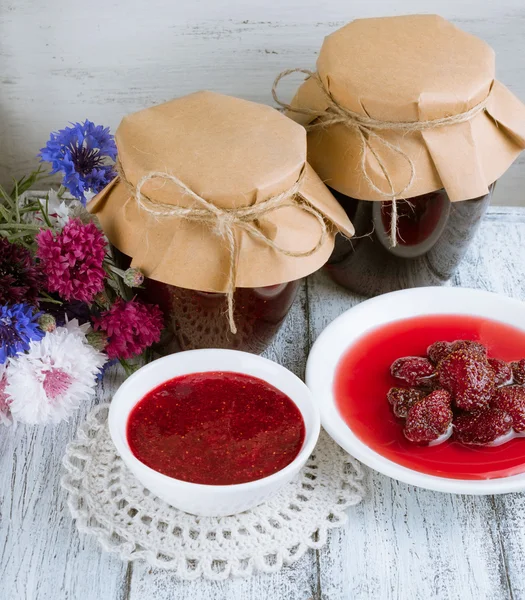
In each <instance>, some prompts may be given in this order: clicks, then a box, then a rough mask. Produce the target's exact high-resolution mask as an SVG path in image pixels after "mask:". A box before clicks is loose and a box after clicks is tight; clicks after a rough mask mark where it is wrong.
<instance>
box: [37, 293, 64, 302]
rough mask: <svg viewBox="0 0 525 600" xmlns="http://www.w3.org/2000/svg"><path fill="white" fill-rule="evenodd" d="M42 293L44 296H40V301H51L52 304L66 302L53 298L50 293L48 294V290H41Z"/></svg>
mask: <svg viewBox="0 0 525 600" xmlns="http://www.w3.org/2000/svg"><path fill="white" fill-rule="evenodd" d="M41 293H42V298H39V299H38V300H39V301H40V302H49V303H50V304H60V305H62V304H64V303H63V302H62V300H56V299H55V298H52V297H51V296H50V295H49V294H46V292H41Z"/></svg>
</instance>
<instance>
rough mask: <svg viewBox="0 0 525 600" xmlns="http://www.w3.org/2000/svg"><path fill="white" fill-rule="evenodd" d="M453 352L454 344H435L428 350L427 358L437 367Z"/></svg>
mask: <svg viewBox="0 0 525 600" xmlns="http://www.w3.org/2000/svg"><path fill="white" fill-rule="evenodd" d="M451 352H452V344H451V343H450V342H434V343H433V344H432V345H430V346H429V347H428V348H427V356H428V358H429V359H430V360H431V361H432V362H433V363H434V364H435V365H437V364H438V362H439V361H441V360H443V359H444V358H445V357H446V356H448V355H449V354H450V353H451Z"/></svg>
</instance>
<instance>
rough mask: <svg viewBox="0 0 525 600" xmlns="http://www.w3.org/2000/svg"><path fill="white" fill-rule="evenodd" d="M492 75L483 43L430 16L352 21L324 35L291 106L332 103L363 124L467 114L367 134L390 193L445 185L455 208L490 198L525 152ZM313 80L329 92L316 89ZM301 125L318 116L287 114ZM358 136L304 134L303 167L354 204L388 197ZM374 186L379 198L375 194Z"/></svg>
mask: <svg viewBox="0 0 525 600" xmlns="http://www.w3.org/2000/svg"><path fill="white" fill-rule="evenodd" d="M494 77H495V60H494V52H493V50H492V49H491V48H490V46H488V45H487V44H486V43H485V42H483V41H482V40H480V39H478V38H476V37H475V36H473V35H470V34H468V33H465V32H463V31H461V30H460V29H458V28H457V27H455V26H454V25H452V24H451V23H449V22H448V21H446V20H445V19H443V18H441V17H438V16H436V15H410V16H402V17H386V18H374V19H358V20H356V21H353V22H351V23H349V24H348V25H346V26H345V27H343V28H342V29H339V30H338V31H336V32H334V33H333V34H331V35H329V36H328V37H327V38H326V39H325V41H324V43H323V46H322V48H321V52H320V54H319V58H318V60H317V74H316V76H312V77H309V78H308V79H307V80H306V81H305V82H304V83H303V84H302V85H301V87H300V88H299V90H298V92H297V94H296V96H295V98H294V100H293V101H292V106H293V107H294V108H297V109H307V110H308V109H316V110H318V111H328V113H330V111H331V108H330V98H331V99H332V100H333V102H335V103H337V104H338V105H340V106H342V107H344V108H346V109H349V110H350V111H353V112H354V113H358V114H360V115H363V116H365V117H371V118H372V119H374V120H376V121H384V122H392V121H393V122H408V123H410V122H420V121H425V122H427V121H430V122H431V121H433V120H434V121H435V120H437V119H443V118H447V117H451V116H453V115H459V114H462V113H468V112H469V111H471V110H473V109H474V110H475V107H476V106H481V107H482V110H480V111H479V112H477V113H476V114H475V116H473V117H472V118H471V119H469V120H465V121H463V122H460V123H451V124H448V125H446V126H440V127H435V126H432V124H431V123H430V126H428V127H426V124H425V128H424V130H422V131H403V130H399V131H393V130H385V129H382V130H381V131H378V134H379V135H380V136H381V137H382V138H383V139H385V140H386V141H387V142H388V143H389V144H390V145H391V146H394V147H396V148H399V149H400V150H401V153H397V152H395V151H391V150H389V149H388V148H385V146H384V144H381V143H378V142H377V140H376V139H374V138H373V137H368V134H367V133H365V135H366V136H367V141H368V143H369V144H370V145H371V146H372V148H373V149H374V150H375V151H376V152H377V153H378V155H379V156H380V160H381V162H382V163H383V167H384V168H385V170H386V171H387V172H388V174H389V176H390V177H391V179H392V182H393V188H394V190H400V189H401V190H402V189H404V187H405V185H406V183H407V181H409V180H410V166H409V164H408V162H407V160H406V159H405V158H404V156H408V157H410V159H411V160H412V162H413V166H414V179H413V181H412V184H411V185H410V187H409V189H408V190H406V192H405V194H404V197H409V196H410V197H413V196H419V195H421V194H425V193H428V192H431V191H435V190H438V189H441V188H443V187H444V188H445V189H446V191H447V194H448V196H449V198H450V200H452V201H457V200H466V199H471V198H476V197H479V196H483V195H485V194H487V192H488V187H489V185H490V184H491V183H493V182H494V181H495V180H496V179H498V178H499V177H500V176H501V175H502V174H503V173H504V172H505V171H506V170H507V169H508V167H509V166H510V165H511V163H512V162H513V161H514V159H515V158H516V157H517V155H518V154H519V152H520V151H521V150H522V149H523V148H525V106H524V105H523V104H522V103H521V102H520V101H519V100H518V99H517V98H516V97H515V96H514V95H513V94H512V93H511V92H510V91H509V90H508V89H507V88H506V87H505V86H504V85H503V84H501V83H500V82H498V81H496V80H495V79H494ZM320 82H321V83H322V86H323V87H324V90H325V91H326V92H328V94H326V93H325V92H323V89H322V88H321V86H320ZM288 115H289V116H290V117H291V118H292V119H294V120H296V121H297V122H299V123H301V124H303V125H309V124H310V125H312V123H313V122H314V120H315V119H316V117H315V116H314V117H312V116H308V115H304V114H299V113H296V112H291V111H289V112H288ZM361 156H362V141H361V137H360V134H359V132H358V131H357V130H356V129H355V128H353V127H349V126H347V125H346V124H344V123H337V124H330V125H328V126H326V127H323V126H319V127H314V128H312V129H309V133H308V160H309V162H310V164H311V165H312V167H313V168H314V169H315V170H316V171H317V173H318V174H319V176H320V177H321V178H322V180H323V181H324V182H325V183H326V184H327V185H328V186H330V187H332V188H334V189H336V190H337V191H339V192H341V193H343V194H345V195H347V196H351V197H353V198H358V199H364V200H366V199H368V200H384V199H385V197H387V196H390V195H391V193H390V192H391V189H389V186H388V184H387V181H386V180H385V175H384V172H383V169H382V168H381V165H380V164H379V163H378V161H377V160H376V158H375V157H374V156H373V152H372V151H371V150H370V149H369V148H367V149H366V150H365V161H366V169H365V170H366V173H367V174H368V176H369V177H370V179H371V181H372V183H373V185H370V182H369V181H367V178H366V176H365V175H364V172H363V168H362V164H361ZM374 186H377V187H378V188H379V189H380V190H381V191H384V192H385V193H384V195H383V194H380V193H378V191H377V190H376V189H374Z"/></svg>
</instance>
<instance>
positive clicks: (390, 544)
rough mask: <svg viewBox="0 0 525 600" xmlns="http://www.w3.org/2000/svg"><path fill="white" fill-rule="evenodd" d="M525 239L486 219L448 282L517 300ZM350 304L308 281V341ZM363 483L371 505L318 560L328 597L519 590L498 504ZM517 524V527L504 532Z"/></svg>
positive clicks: (523, 228) (324, 283)
mask: <svg viewBox="0 0 525 600" xmlns="http://www.w3.org/2000/svg"><path fill="white" fill-rule="evenodd" d="M523 235H525V225H522V224H511V223H509V222H508V221H507V222H503V221H500V222H498V221H497V220H494V221H492V220H487V222H485V223H484V224H483V225H482V227H481V230H480V232H479V234H478V236H477V238H476V240H475V244H474V246H473V248H472V249H471V251H470V252H469V254H468V256H467V258H466V259H465V261H464V262H463V264H462V265H461V267H460V269H459V272H458V274H457V275H456V277H455V279H454V283H455V284H456V285H462V286H468V287H481V288H484V289H491V290H494V291H499V292H502V293H507V294H508V295H515V296H517V297H524V293H525V273H524V269H525V256H524V254H523V252H524V251H523V250H522V248H524V246H523ZM520 244H521V246H520ZM510 273H512V274H513V275H512V276H510ZM509 280H512V281H509ZM358 301H359V298H357V297H356V296H354V295H351V294H350V293H349V292H347V291H345V290H343V289H342V288H340V287H338V286H336V285H335V284H334V283H332V282H331V281H330V280H329V278H328V277H327V276H326V275H325V274H324V273H318V274H316V275H315V276H314V277H313V278H311V280H310V281H309V302H310V327H311V332H312V333H311V335H312V338H313V339H315V338H316V337H317V336H318V335H319V333H320V332H321V331H322V329H324V327H325V326H326V325H327V324H328V323H329V322H330V321H332V320H333V319H334V318H335V317H336V316H338V315H339V314H341V313H342V312H343V311H344V310H346V309H347V308H349V307H351V306H353V305H354V304H356V303H357V302H358ZM368 476H369V482H370V485H371V487H372V489H371V492H370V496H369V498H368V499H367V500H366V501H365V502H364V503H362V504H361V505H360V506H358V507H356V508H355V509H352V515H351V518H350V519H349V523H348V525H347V526H346V528H345V530H344V531H340V532H338V533H336V534H335V535H334V536H333V539H332V543H331V544H330V545H329V546H328V547H327V548H326V549H324V550H322V551H321V553H320V567H321V588H322V590H323V592H324V593H325V594H326V597H327V598H330V600H332V599H334V600H336V599H339V598H341V599H343V598H382V599H383V598H384V599H386V598H399V599H404V598H440V600H441V599H442V598H451V599H452V598H458V597H461V598H464V599H468V598H472V599H479V598H507V597H510V594H511V587H510V586H512V585H516V586H518V585H519V584H518V583H515V582H514V577H518V573H519V572H521V568H522V567H523V556H524V551H525V548H524V547H522V546H521V542H522V541H525V536H524V537H523V540H518V539H517V538H516V537H515V536H511V539H512V540H513V541H512V544H513V547H511V546H510V544H509V543H508V542H506V541H505V539H504V538H505V536H504V535H503V533H502V532H504V531H505V526H506V525H505V524H503V525H502V529H501V531H500V526H499V525H498V519H503V516H502V515H501V510H499V507H500V505H501V504H502V503H503V504H505V499H498V500H497V501H496V502H495V501H494V499H493V498H492V497H468V496H454V495H446V494H438V493H434V492H429V491H426V490H421V489H418V488H414V487H410V486H407V485H405V484H402V483H398V482H395V481H392V480H390V479H388V478H386V477H383V476H381V475H379V474H377V473H374V472H372V471H370V472H369V475H368ZM514 502H515V501H514ZM509 512H510V511H509ZM512 514H513V515H514V519H517V517H516V516H515V513H512ZM524 523H525V521H524V519H523V518H521V519H520V520H519V523H516V522H514V523H511V524H508V526H507V529H513V530H514V529H515V528H516V527H517V526H519V524H521V526H522V527H523V525H524ZM507 546H508V547H509V548H510V549H513V550H514V551H513V553H512V555H511V556H509V555H508V554H509V553H508V552H507ZM520 553H521V554H520ZM511 561H514V562H513V563H512V564H509V566H508V573H507V564H508V563H509V562H511ZM342 566H343V568H342ZM511 566H512V568H511ZM521 585H522V584H521ZM520 589H523V588H522V587H520ZM515 597H518V596H515Z"/></svg>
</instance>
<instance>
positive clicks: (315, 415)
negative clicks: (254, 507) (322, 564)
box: [108, 348, 321, 494]
mask: <svg viewBox="0 0 525 600" xmlns="http://www.w3.org/2000/svg"><path fill="white" fill-rule="evenodd" d="M219 354H220V355H221V356H229V357H230V359H231V361H230V362H231V368H229V369H224V368H219V367H215V368H212V367H210V368H202V369H195V370H193V369H192V370H188V371H187V372H185V373H179V374H177V375H174V376H170V375H167V376H166V379H165V380H164V381H169V380H170V379H174V378H175V377H179V376H183V375H186V374H187V375H189V374H192V373H206V372H215V371H222V372H228V373H239V374H241V375H242V374H245V375H250V374H249V373H245V372H244V371H243V370H242V369H239V367H238V366H237V367H236V359H240V358H241V357H242V358H243V359H246V358H248V359H249V360H253V361H254V362H260V363H262V364H265V365H266V366H267V367H268V366H269V367H270V368H271V369H274V370H275V371H277V372H279V373H280V374H281V375H282V376H284V377H286V378H288V379H290V380H292V381H294V383H295V384H299V387H302V388H303V390H302V391H303V393H304V398H305V399H306V400H307V402H308V404H309V406H310V409H311V411H312V415H311V420H312V423H311V425H310V426H308V424H307V419H306V418H305V414H304V411H303V409H302V408H301V407H300V406H299V405H298V404H297V403H296V402H295V400H294V398H292V397H291V396H290V395H289V394H286V395H287V396H288V397H289V398H290V400H291V401H292V402H293V403H294V404H295V405H296V407H297V409H298V410H299V411H300V413H301V417H302V419H303V423H304V426H305V436H304V441H303V445H302V447H301V449H300V451H299V453H298V454H297V456H296V457H295V458H294V459H293V460H292V462H291V463H289V464H288V465H286V466H285V467H283V468H282V469H280V470H279V471H276V472H275V473H272V474H271V475H267V476H266V477H262V478H260V479H254V480H253V481H247V482H244V483H233V484H227V485H212V484H204V483H192V482H191V481H184V480H182V479H177V478H175V477H170V476H169V475H165V474H164V473H160V472H159V471H156V470H155V469H152V468H151V467H149V466H148V465H146V464H145V463H143V462H142V461H140V460H139V459H138V458H137V457H136V456H135V455H134V454H133V452H132V451H131V448H130V447H129V443H128V440H127V435H126V430H127V421H128V418H129V415H130V413H131V411H132V410H133V408H135V406H136V405H137V404H138V403H139V402H140V401H141V400H142V398H144V394H143V395H141V396H140V397H139V398H138V399H137V400H136V402H134V403H133V404H132V405H131V407H130V408H129V410H127V412H125V414H124V415H122V416H116V413H117V410H119V404H120V402H121V400H120V398H123V397H124V396H125V393H126V392H127V390H128V389H129V388H130V387H132V386H133V384H134V382H136V381H137V380H138V379H140V378H142V377H144V376H145V375H146V374H147V373H148V372H149V371H152V370H153V369H157V368H159V365H161V364H164V363H171V362H173V361H176V360H177V359H179V358H180V357H181V356H188V355H192V356H195V357H196V358H199V357H201V358H204V357H208V358H209V357H212V359H213V355H219ZM251 376H252V377H258V378H259V379H261V380H262V381H265V382H266V383H268V384H269V385H271V386H273V387H275V388H277V389H279V390H280V391H282V392H283V393H286V392H284V391H283V390H281V389H280V388H279V386H278V385H276V384H275V383H271V382H269V381H267V380H266V379H264V377H262V376H257V375H251ZM159 385H162V382H161V383H156V384H155V385H154V386H152V387H151V389H150V390H149V391H151V390H154V389H155V388H156V387H158V386H159ZM146 393H148V392H146ZM119 423H120V424H122V423H123V427H124V434H123V436H122V438H123V440H124V441H125V443H123V444H121V441H122V440H121V436H120V435H119V431H118V427H119ZM108 428H109V432H110V436H111V439H112V441H113V444H114V445H115V447H116V449H117V451H118V453H119V454H120V456H121V457H122V458H123V460H124V461H125V462H126V463H131V464H132V465H133V466H134V467H135V468H136V469H138V470H139V471H142V472H144V474H147V475H148V476H149V477H154V478H155V479H156V480H157V482H158V484H159V485H168V486H171V487H173V486H177V488H178V489H180V490H181V491H183V490H184V489H187V490H188V491H191V492H192V493H199V492H200V493H203V494H206V493H207V494H209V493H211V492H212V493H214V494H231V493H232V492H235V493H242V492H247V491H253V490H254V489H257V488H258V487H260V486H261V485H262V484H263V485H267V484H268V485H271V484H272V483H274V482H277V481H279V480H282V479H285V478H286V477H287V476H289V475H290V474H293V472H294V471H295V470H296V469H297V465H298V464H301V466H302V464H304V463H306V461H307V460H308V458H309V456H310V454H311V453H312V452H313V450H314V448H315V446H316V444H317V440H318V438H319V433H320V430H321V417H320V413H319V408H318V406H317V403H316V402H315V401H314V399H313V397H312V393H311V391H310V389H309V388H308V386H307V385H306V384H305V383H304V381H302V380H301V379H300V378H299V377H297V375H295V373H293V372H292V371H290V370H289V369H287V368H286V367H284V366H282V365H280V364H278V363H276V362H275V361H272V360H270V359H268V358H265V357H263V356H259V355H256V354H251V353H249V352H243V351H240V350H229V349H223V348H204V349H198V350H186V351H183V352H176V353H173V354H168V355H167V356H163V357H161V358H158V359H156V360H154V361H151V362H150V363H148V364H146V365H144V366H143V367H141V368H140V369H138V370H137V371H135V373H133V374H132V375H130V376H129V377H128V378H127V379H126V380H125V381H124V382H123V383H122V385H121V386H120V387H119V388H118V390H117V391H116V392H115V394H114V395H113V398H112V400H111V403H110V407H109V414H108ZM124 455H125V456H124Z"/></svg>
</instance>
